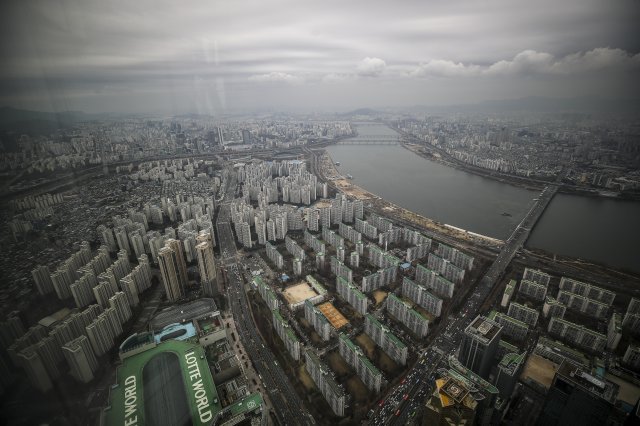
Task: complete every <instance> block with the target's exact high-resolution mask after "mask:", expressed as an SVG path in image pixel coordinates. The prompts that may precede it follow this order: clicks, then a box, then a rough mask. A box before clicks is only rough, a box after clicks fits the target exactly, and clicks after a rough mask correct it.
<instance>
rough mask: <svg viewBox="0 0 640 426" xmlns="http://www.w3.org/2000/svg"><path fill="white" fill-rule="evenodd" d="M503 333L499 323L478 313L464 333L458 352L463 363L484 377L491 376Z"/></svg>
mask: <svg viewBox="0 0 640 426" xmlns="http://www.w3.org/2000/svg"><path fill="white" fill-rule="evenodd" d="M501 334H502V327H501V326H500V325H499V324H498V323H496V322H495V321H491V320H489V319H488V318H485V317H483V316H481V315H478V316H477V317H476V318H475V319H474V320H473V321H472V322H471V324H469V325H468V326H467V328H466V329H465V330H464V334H463V335H462V342H461V343H460V350H459V354H458V359H459V360H460V362H461V363H462V365H464V366H465V367H466V368H468V369H469V370H471V371H473V372H474V373H476V374H477V375H479V376H480V377H482V378H484V379H486V378H487V377H489V373H490V371H491V366H492V363H493V359H494V358H495V354H496V351H497V350H498V344H499V343H500V335H501Z"/></svg>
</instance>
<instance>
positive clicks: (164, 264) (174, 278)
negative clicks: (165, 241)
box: [158, 240, 186, 302]
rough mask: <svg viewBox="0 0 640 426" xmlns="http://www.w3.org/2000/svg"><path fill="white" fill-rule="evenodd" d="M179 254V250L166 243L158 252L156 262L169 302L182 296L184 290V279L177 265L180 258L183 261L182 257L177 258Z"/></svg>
mask: <svg viewBox="0 0 640 426" xmlns="http://www.w3.org/2000/svg"><path fill="white" fill-rule="evenodd" d="M173 241H175V240H173ZM180 256H181V252H176V251H174V250H173V249H172V248H171V247H170V246H168V245H167V246H165V247H163V248H162V249H160V252H158V263H159V266H160V273H161V275H162V282H163V284H164V290H165V293H166V295H167V299H169V301H171V302H175V301H176V300H178V299H181V298H182V297H184V292H185V285H186V280H184V281H183V280H182V279H181V276H180V266H179V263H180V261H181V260H182V262H184V259H179V257H180Z"/></svg>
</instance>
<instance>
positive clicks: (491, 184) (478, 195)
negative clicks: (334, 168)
mask: <svg viewBox="0 0 640 426" xmlns="http://www.w3.org/2000/svg"><path fill="white" fill-rule="evenodd" d="M355 124H356V128H357V130H358V136H357V137H356V138H354V139H357V140H362V139H387V138H388V139H389V140H395V139H396V138H397V134H396V133H395V132H394V131H393V130H392V129H390V128H388V127H387V126H385V125H383V124H377V123H375V124H372V123H360V124H358V123H355ZM348 142H349V140H346V141H345V142H344V144H341V143H339V144H337V145H333V146H330V147H329V148H328V149H327V150H328V152H329V154H330V155H331V157H332V158H333V160H334V161H339V162H340V166H339V167H338V169H339V170H340V172H341V173H342V174H344V175H346V174H351V175H353V177H354V183H356V184H357V185H359V186H361V187H362V188H364V189H366V190H367V191H370V192H372V193H374V194H376V195H379V196H380V197H383V198H385V199H387V200H389V201H391V202H393V203H395V204H398V205H400V206H402V207H404V208H406V209H409V210H412V211H415V212H416V213H419V214H421V215H423V216H426V217H429V218H431V219H434V220H437V221H439V222H442V223H447V224H450V225H453V226H457V227H460V228H463V229H466V230H469V231H472V232H477V233H480V234H483V235H487V236H490V237H495V238H500V239H506V238H507V237H508V236H509V234H510V233H511V231H512V230H513V229H514V228H515V226H516V224H517V223H518V222H519V221H520V220H521V219H522V218H523V217H524V215H525V213H526V212H527V210H528V209H529V208H530V206H531V205H532V203H533V198H535V197H536V196H537V192H534V191H530V190H527V189H523V188H520V187H517V186H514V185H510V184H507V183H503V182H498V181H495V180H492V179H489V178H485V177H482V176H478V175H475V174H472V173H468V172H465V171H463V170H459V169H456V168H452V167H448V166H444V165H442V164H439V163H436V162H433V161H430V160H427V159H424V158H422V157H420V156H418V155H416V154H413V153H412V152H410V151H408V150H406V149H404V148H402V147H401V146H399V145H349V144H348ZM638 236H640V203H638V202H624V201H618V200H614V199H606V198H592V197H582V196H574V195H564V194H559V195H556V197H555V198H554V200H553V201H552V202H551V204H550V205H549V207H548V208H547V210H546V212H545V213H544V215H543V216H542V218H541V219H540V221H539V222H538V224H537V226H536V228H535V229H534V232H533V233H532V235H531V237H530V239H529V241H528V243H527V245H528V246H529V247H532V248H540V249H543V250H546V251H549V252H552V253H557V254H562V255H567V256H572V257H579V258H583V259H588V260H592V261H596V262H600V263H605V264H608V265H611V266H615V267H622V268H626V269H631V270H634V271H636V272H640V249H639V248H638V241H637V240H638Z"/></svg>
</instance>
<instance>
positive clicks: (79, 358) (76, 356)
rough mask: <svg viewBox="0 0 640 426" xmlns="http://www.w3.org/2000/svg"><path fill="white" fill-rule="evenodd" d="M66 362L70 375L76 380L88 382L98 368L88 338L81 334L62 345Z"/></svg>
mask: <svg viewBox="0 0 640 426" xmlns="http://www.w3.org/2000/svg"><path fill="white" fill-rule="evenodd" d="M62 353H63V354H64V357H65V359H66V360H67V363H68V364H69V367H70V369H71V375H72V376H73V377H74V378H75V379H76V380H78V381H80V382H83V383H89V382H90V381H91V380H93V377H94V375H93V374H94V373H95V371H96V370H97V369H98V360H97V358H96V355H95V353H94V352H93V348H92V347H91V343H90V342H89V339H88V338H87V336H85V335H81V336H79V337H77V338H75V339H73V340H71V341H69V342H67V343H66V344H65V345H64V346H62Z"/></svg>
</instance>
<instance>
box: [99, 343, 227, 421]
mask: <svg viewBox="0 0 640 426" xmlns="http://www.w3.org/2000/svg"><path fill="white" fill-rule="evenodd" d="M110 398H111V400H110V402H111V405H110V406H109V407H107V408H106V409H105V412H104V414H105V419H106V424H107V425H126V426H129V425H145V424H147V425H151V424H153V425H176V424H182V425H184V424H193V425H208V424H211V421H212V420H213V419H214V418H215V416H216V414H217V413H218V412H219V411H220V409H221V406H220V402H219V400H218V395H217V393H216V388H215V385H214V383H213V378H212V377H211V372H210V370H209V366H208V365H207V362H206V358H205V356H204V350H203V349H202V347H200V346H199V345H194V344H192V343H187V342H181V341H177V340H168V341H166V342H163V343H160V344H159V345H157V346H156V347H154V348H152V349H149V350H147V351H145V352H142V353H139V354H137V355H134V356H131V357H129V358H126V359H125V360H124V362H123V365H122V366H121V367H120V368H118V372H117V383H116V384H115V385H114V386H113V387H112V388H111V396H110Z"/></svg>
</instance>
